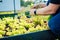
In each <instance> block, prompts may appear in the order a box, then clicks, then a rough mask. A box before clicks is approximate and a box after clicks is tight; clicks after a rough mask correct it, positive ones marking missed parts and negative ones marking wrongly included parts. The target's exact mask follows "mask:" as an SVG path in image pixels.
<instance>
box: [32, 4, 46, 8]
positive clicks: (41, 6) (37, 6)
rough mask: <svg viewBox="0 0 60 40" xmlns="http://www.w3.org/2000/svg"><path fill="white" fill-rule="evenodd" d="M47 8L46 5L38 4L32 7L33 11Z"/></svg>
mask: <svg viewBox="0 0 60 40" xmlns="http://www.w3.org/2000/svg"><path fill="white" fill-rule="evenodd" d="M44 7H46V4H37V5H34V6H33V7H32V9H38V8H44Z"/></svg>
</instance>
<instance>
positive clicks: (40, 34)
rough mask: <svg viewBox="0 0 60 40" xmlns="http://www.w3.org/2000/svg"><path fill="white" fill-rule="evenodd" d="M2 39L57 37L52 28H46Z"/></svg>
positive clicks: (26, 39) (51, 38) (1, 39)
mask: <svg viewBox="0 0 60 40" xmlns="http://www.w3.org/2000/svg"><path fill="white" fill-rule="evenodd" d="M0 40H55V37H54V35H53V33H52V32H51V31H50V30H46V31H38V32H34V33H29V34H23V35H17V36H11V37H5V38H0Z"/></svg>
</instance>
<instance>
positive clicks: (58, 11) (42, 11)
mask: <svg viewBox="0 0 60 40" xmlns="http://www.w3.org/2000/svg"><path fill="white" fill-rule="evenodd" d="M35 7H37V6H36V5H35V6H34V7H33V8H32V9H31V10H30V15H51V16H52V17H51V18H50V20H49V22H48V25H49V27H50V30H51V31H52V32H53V33H54V34H55V35H56V36H58V37H60V0H48V4H47V6H46V7H43V8H38V9H35Z"/></svg>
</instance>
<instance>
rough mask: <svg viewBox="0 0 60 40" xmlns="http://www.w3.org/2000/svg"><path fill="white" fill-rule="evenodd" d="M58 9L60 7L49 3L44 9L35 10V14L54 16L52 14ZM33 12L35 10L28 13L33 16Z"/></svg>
mask: <svg viewBox="0 0 60 40" xmlns="http://www.w3.org/2000/svg"><path fill="white" fill-rule="evenodd" d="M59 7H60V5H57V4H52V3H50V4H49V5H48V6H46V7H44V8H40V9H37V10H36V13H37V14H38V15H44V14H46V15H47V14H54V13H55V12H56V11H57V10H58V8H59ZM34 11H35V9H32V10H31V11H30V13H31V14H33V13H34Z"/></svg>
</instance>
